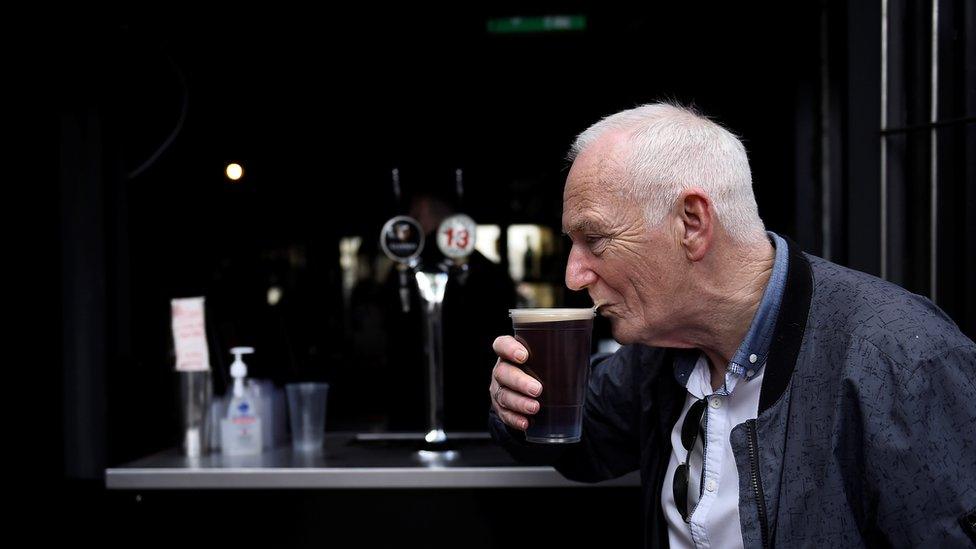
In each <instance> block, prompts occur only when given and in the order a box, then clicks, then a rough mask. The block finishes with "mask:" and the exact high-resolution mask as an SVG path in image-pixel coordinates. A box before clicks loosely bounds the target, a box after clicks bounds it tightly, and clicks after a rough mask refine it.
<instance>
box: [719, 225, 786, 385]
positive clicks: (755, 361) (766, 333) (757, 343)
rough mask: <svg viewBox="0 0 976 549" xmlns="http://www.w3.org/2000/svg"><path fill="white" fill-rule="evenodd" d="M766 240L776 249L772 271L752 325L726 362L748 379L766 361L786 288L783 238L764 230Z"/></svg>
mask: <svg viewBox="0 0 976 549" xmlns="http://www.w3.org/2000/svg"><path fill="white" fill-rule="evenodd" d="M766 234H767V235H769V240H770V241H771V242H772V243H773V246H774V247H775V248H776V259H774V260H773V272H772V274H770V276H769V282H768V283H767V284H766V289H765V290H764V291H763V296H762V301H760V302H759V308H758V309H757V310H756V316H754V317H753V318H752V324H751V325H750V326H749V331H748V332H747V333H746V337H745V339H743V340H742V343H741V344H740V345H739V348H738V350H736V352H735V354H734V355H732V360H731V361H729V366H728V370H729V372H730V373H732V374H735V375H739V376H745V377H747V378H751V377H753V376H755V374H756V372H758V371H759V369H760V368H762V366H763V364H765V363H766V356H767V355H768V354H769V346H770V343H771V342H772V340H773V332H774V331H775V330H776V319H777V318H779V307H780V305H781V304H782V303H783V290H784V289H785V288H786V271H787V267H788V266H789V254H788V250H787V246H786V241H785V240H783V238H782V237H781V236H779V235H778V234H776V233H774V232H771V231H767V233H766Z"/></svg>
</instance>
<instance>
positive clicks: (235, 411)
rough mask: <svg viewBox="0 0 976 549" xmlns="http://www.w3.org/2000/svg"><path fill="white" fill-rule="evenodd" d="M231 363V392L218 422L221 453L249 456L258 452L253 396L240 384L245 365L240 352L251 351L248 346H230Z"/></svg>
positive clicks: (258, 431)
mask: <svg viewBox="0 0 976 549" xmlns="http://www.w3.org/2000/svg"><path fill="white" fill-rule="evenodd" d="M230 352H231V354H233V355H234V363H233V364H232V365H231V367H230V375H231V377H233V378H234V394H233V395H232V396H231V399H230V404H229V405H228V406H227V417H226V418H225V419H223V420H222V421H221V423H220V432H221V446H222V450H223V452H224V455H228V456H252V455H256V454H260V453H261V441H262V438H261V418H260V416H259V414H258V412H259V410H258V408H257V399H255V398H254V395H253V394H252V392H251V391H250V390H249V389H248V388H247V387H246V386H245V385H244V378H246V377H247V365H246V364H244V361H243V360H242V359H241V355H246V354H251V353H253V352H254V349H253V348H251V347H234V348H232V349H231V350H230Z"/></svg>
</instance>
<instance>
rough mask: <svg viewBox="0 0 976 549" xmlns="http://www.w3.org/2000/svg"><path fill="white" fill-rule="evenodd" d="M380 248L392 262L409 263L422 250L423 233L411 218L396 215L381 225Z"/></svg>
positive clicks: (418, 224)
mask: <svg viewBox="0 0 976 549" xmlns="http://www.w3.org/2000/svg"><path fill="white" fill-rule="evenodd" d="M380 248H382V249H383V253H385V254H386V256H387V257H389V258H390V259H392V260H393V261H397V262H399V263H409V262H410V261H411V260H412V259H414V258H416V257H417V256H418V255H420V252H421V251H423V249H424V231H423V230H422V229H421V228H420V223H417V221H416V220H415V219H413V218H412V217H407V216H405V215H398V216H396V217H394V218H392V219H390V220H389V221H387V222H386V224H385V225H383V231H382V232H381V233H380Z"/></svg>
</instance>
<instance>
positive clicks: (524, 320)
mask: <svg viewBox="0 0 976 549" xmlns="http://www.w3.org/2000/svg"><path fill="white" fill-rule="evenodd" d="M508 316H510V317H512V321H513V322H515V323H516V324H535V323H537V322H565V321H570V320H589V319H591V318H593V317H594V316H596V311H594V310H593V309H592V308H587V309H543V308H540V309H509V310H508Z"/></svg>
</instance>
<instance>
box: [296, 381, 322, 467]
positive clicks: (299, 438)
mask: <svg viewBox="0 0 976 549" xmlns="http://www.w3.org/2000/svg"><path fill="white" fill-rule="evenodd" d="M285 391H286V392H287V394H288V417H289V421H290V424H291V445H292V448H293V449H294V450H295V451H296V452H303V453H309V452H321V451H322V444H323V442H324V441H325V407H326V403H327V401H328V395H329V384H328V383H289V384H287V385H285Z"/></svg>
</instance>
